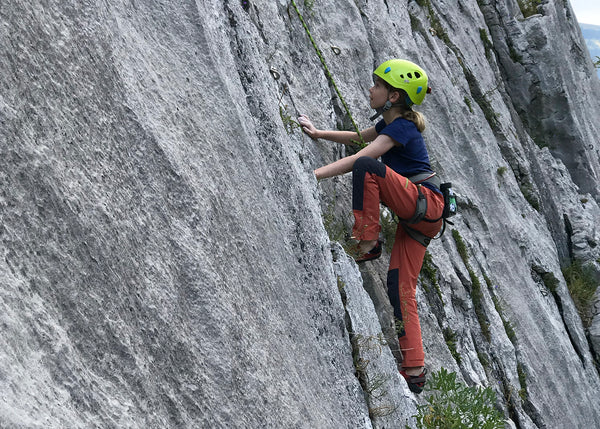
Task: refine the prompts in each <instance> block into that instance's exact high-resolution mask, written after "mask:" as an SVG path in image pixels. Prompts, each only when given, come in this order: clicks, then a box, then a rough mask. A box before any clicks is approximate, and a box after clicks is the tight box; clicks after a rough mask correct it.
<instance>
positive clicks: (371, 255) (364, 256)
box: [354, 240, 383, 262]
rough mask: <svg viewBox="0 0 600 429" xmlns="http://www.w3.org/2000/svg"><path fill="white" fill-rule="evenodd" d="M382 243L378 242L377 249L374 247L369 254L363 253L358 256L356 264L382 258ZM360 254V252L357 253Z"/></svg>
mask: <svg viewBox="0 0 600 429" xmlns="http://www.w3.org/2000/svg"><path fill="white" fill-rule="evenodd" d="M382 244H383V243H382V241H381V240H377V244H376V245H375V247H373V248H372V249H371V250H369V251H368V252H367V253H362V254H358V255H357V256H356V257H355V258H354V260H355V261H356V262H365V261H372V260H374V259H377V258H379V257H380V256H381V245H382ZM357 253H358V252H357Z"/></svg>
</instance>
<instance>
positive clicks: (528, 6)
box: [517, 0, 542, 18]
mask: <svg viewBox="0 0 600 429" xmlns="http://www.w3.org/2000/svg"><path fill="white" fill-rule="evenodd" d="M517 3H519V8H520V9H521V13H522V14H523V17H525V18H527V17H530V16H532V15H535V14H537V13H538V6H539V5H540V4H542V0H517Z"/></svg>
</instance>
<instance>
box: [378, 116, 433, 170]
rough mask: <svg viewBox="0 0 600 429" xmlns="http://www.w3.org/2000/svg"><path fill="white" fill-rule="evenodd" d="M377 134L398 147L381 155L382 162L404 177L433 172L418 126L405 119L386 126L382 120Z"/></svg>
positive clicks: (399, 119)
mask: <svg viewBox="0 0 600 429" xmlns="http://www.w3.org/2000/svg"><path fill="white" fill-rule="evenodd" d="M375 131H377V134H385V135H387V136H389V137H391V138H392V140H394V141H395V142H396V143H398V145H396V146H394V147H393V148H391V149H390V150H388V151H387V152H386V153H384V154H383V155H381V160H382V161H383V163H384V164H385V165H387V166H388V167H390V168H391V169H392V170H394V171H395V172H396V173H398V174H401V175H402V176H404V177H410V176H414V175H416V174H419V173H425V172H429V171H431V166H430V164H429V155H428V154H427V148H426V147H425V141H424V140H423V136H422V135H421V132H420V131H419V130H418V129H417V126H416V125H415V124H414V123H413V122H411V121H409V120H407V119H404V118H396V119H394V120H393V121H392V122H391V123H390V124H388V125H386V124H385V121H384V120H383V119H382V120H381V121H379V122H378V123H377V124H376V125H375Z"/></svg>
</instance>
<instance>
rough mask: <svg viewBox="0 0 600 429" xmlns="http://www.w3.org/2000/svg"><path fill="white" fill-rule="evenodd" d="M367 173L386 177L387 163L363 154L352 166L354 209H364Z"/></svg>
mask: <svg viewBox="0 0 600 429" xmlns="http://www.w3.org/2000/svg"><path fill="white" fill-rule="evenodd" d="M367 173H371V174H376V175H377V176H379V177H385V164H384V163H382V162H379V161H377V160H376V159H373V158H370V157H368V156H361V157H360V158H358V159H357V160H356V161H355V162H354V167H352V209H353V210H362V209H363V196H364V194H365V189H364V188H365V175H366V174H367Z"/></svg>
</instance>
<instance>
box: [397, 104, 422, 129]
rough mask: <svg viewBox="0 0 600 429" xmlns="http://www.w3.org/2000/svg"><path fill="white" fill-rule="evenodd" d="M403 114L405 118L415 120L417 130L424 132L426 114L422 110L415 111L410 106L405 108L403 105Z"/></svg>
mask: <svg viewBox="0 0 600 429" xmlns="http://www.w3.org/2000/svg"><path fill="white" fill-rule="evenodd" d="M401 114H402V117H403V118H404V119H406V120H407V121H411V122H413V123H414V124H415V125H416V126H417V130H419V132H421V133H422V132H423V131H425V115H423V114H422V113H421V112H415V111H414V110H412V109H411V108H410V107H409V108H408V109H405V108H404V106H403V107H402V113H401Z"/></svg>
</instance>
